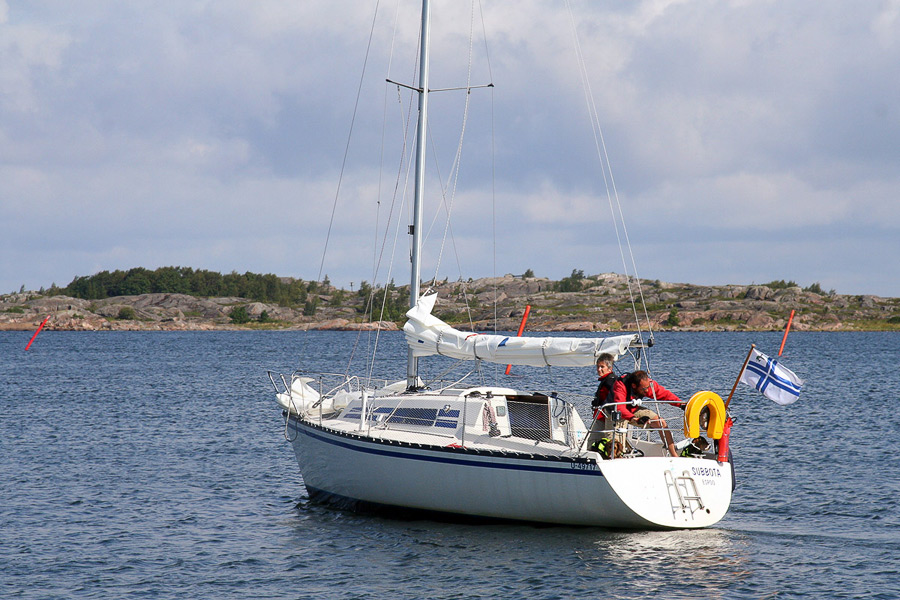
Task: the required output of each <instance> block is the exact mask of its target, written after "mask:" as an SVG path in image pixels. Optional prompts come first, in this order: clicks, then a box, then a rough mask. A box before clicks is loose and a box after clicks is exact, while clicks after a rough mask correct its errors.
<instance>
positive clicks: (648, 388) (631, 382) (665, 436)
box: [613, 371, 685, 456]
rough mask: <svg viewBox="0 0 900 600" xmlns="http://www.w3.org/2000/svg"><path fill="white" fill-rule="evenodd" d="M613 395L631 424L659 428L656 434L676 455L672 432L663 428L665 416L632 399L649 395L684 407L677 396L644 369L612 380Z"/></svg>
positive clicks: (672, 453)
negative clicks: (613, 381) (651, 377)
mask: <svg viewBox="0 0 900 600" xmlns="http://www.w3.org/2000/svg"><path fill="white" fill-rule="evenodd" d="M613 398H614V402H616V403H617V406H616V408H617V409H618V410H619V412H620V413H621V415H622V418H623V419H625V420H626V421H628V422H629V423H631V424H632V425H634V426H635V427H641V428H644V427H649V428H651V429H659V430H660V432H659V435H660V438H661V439H662V441H663V444H664V445H665V446H666V448H668V450H669V454H670V455H672V456H678V451H677V450H676V449H675V440H673V439H672V433H671V432H670V431H669V430H668V429H667V427H668V425H667V424H666V421H665V419H663V418H661V417H660V416H659V415H658V414H656V413H655V412H653V411H652V410H650V409H649V408H643V407H642V406H641V405H640V403H639V402H635V401H636V400H640V399H641V398H652V399H653V400H660V401H662V402H668V403H669V404H671V405H672V406H677V407H678V408H680V409H681V410H684V406H685V404H684V402H682V401H681V399H680V398H678V396H676V395H675V394H673V393H672V392H670V391H669V390H667V389H666V388H664V387H663V386H661V385H660V384H658V383H656V382H655V381H653V380H652V379H650V376H649V375H647V372H646V371H635V372H634V373H629V374H627V375H625V376H624V377H621V378H619V379H618V380H616V383H615V385H614V386H613Z"/></svg>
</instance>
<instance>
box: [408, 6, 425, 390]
mask: <svg viewBox="0 0 900 600" xmlns="http://www.w3.org/2000/svg"><path fill="white" fill-rule="evenodd" d="M430 26H431V3H430V2H429V0H422V26H421V38H420V41H419V52H420V54H419V89H418V90H417V91H418V92H419V123H418V127H417V129H416V181H415V186H416V189H415V200H414V204H413V224H412V225H410V228H409V229H410V233H411V234H412V269H411V272H410V280H409V307H410V308H413V307H414V306H415V305H416V302H417V301H418V300H419V281H420V280H421V260H422V258H421V252H422V238H421V232H422V199H423V197H424V195H425V144H426V139H427V138H426V126H427V125H428V46H429V33H430ZM418 379H419V364H418V358H416V357H415V356H413V351H412V348H409V349H407V359H406V387H407V389H414V388H415V387H416V386H417V383H418Z"/></svg>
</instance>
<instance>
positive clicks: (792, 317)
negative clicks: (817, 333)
mask: <svg viewBox="0 0 900 600" xmlns="http://www.w3.org/2000/svg"><path fill="white" fill-rule="evenodd" d="M793 320H794V311H791V316H790V317H788V324H787V327H785V328H784V337H783V338H781V348H779V349H778V356H781V353H782V352H784V343H785V342H786V341H787V334H788V331H790V330H791V321H793Z"/></svg>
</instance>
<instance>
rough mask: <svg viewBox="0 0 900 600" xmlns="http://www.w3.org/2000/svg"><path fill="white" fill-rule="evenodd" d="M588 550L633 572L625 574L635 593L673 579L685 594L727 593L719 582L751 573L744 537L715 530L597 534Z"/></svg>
mask: <svg viewBox="0 0 900 600" xmlns="http://www.w3.org/2000/svg"><path fill="white" fill-rule="evenodd" d="M593 549H594V551H595V556H593V557H592V558H588V557H587V556H585V557H584V559H585V560H586V561H593V562H594V563H595V565H597V564H605V565H607V566H608V567H609V568H615V569H618V570H621V572H622V573H623V575H626V574H627V575H634V574H637V575H636V576H635V577H634V578H633V579H630V585H632V586H634V588H635V589H634V591H635V592H639V591H642V592H646V593H652V592H654V591H657V592H661V591H662V590H665V589H668V588H669V587H670V586H671V585H672V584H673V582H677V587H678V588H679V589H680V590H681V591H682V592H685V593H696V594H698V595H702V596H704V597H707V598H726V597H727V596H728V594H727V592H726V591H725V589H724V588H723V586H722V582H723V581H731V582H735V581H740V580H741V579H744V578H746V577H748V576H749V575H750V574H751V573H750V571H749V570H748V566H747V565H748V556H747V542H746V540H745V539H744V538H743V537H742V536H740V535H739V534H735V533H734V532H730V531H724V530H719V529H709V530H682V531H640V532H628V533H618V534H613V535H608V536H602V537H600V538H599V539H598V540H597V541H595V542H594V548H593Z"/></svg>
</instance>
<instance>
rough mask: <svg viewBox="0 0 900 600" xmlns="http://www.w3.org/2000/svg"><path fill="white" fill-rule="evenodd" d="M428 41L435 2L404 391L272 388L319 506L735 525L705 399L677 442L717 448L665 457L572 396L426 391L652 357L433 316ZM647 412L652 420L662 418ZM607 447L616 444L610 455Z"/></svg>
mask: <svg viewBox="0 0 900 600" xmlns="http://www.w3.org/2000/svg"><path fill="white" fill-rule="evenodd" d="M429 27H430V3H429V0H424V1H423V2H422V22H421V30H420V36H421V40H420V59H419V60H420V68H419V81H418V86H417V87H415V88H411V89H414V90H415V91H416V92H417V93H418V95H419V96H418V109H419V111H418V128H417V132H416V159H415V162H416V169H415V205H414V211H413V223H412V225H411V227H410V230H411V233H412V238H413V239H412V252H411V274H410V309H409V311H408V312H407V313H406V317H407V322H406V324H405V325H404V327H403V330H404V335H405V339H406V342H407V352H406V363H407V368H406V379H405V380H400V381H377V380H375V379H373V378H371V377H355V376H350V375H325V374H314V373H308V372H305V371H296V372H294V373H292V374H290V375H287V374H276V373H273V372H271V371H270V372H269V374H268V375H269V379H270V381H271V383H272V385H273V387H274V388H275V398H276V400H277V402H278V404H279V405H280V407H281V408H282V411H283V415H284V418H285V434H286V437H287V438H288V440H289V441H290V443H291V445H292V447H293V450H294V452H295V454H296V457H297V461H298V463H299V466H300V471H301V474H302V477H303V483H304V485H305V487H306V490H307V492H308V494H309V497H310V499H311V500H312V501H314V502H321V503H328V504H335V505H339V506H342V507H345V508H352V509H361V510H366V509H387V510H398V511H401V512H403V511H424V512H425V513H430V514H435V515H440V516H444V517H447V516H449V517H452V518H477V519H487V520H509V521H526V522H539V523H550V524H565V525H575V526H599V527H609V528H626V529H679V528H701V527H709V526H711V525H714V524H715V523H717V522H718V521H719V520H720V519H722V517H723V516H724V515H725V514H726V512H727V510H728V507H729V504H730V502H731V495H732V490H733V472H732V468H731V465H730V464H729V462H728V458H727V452H726V451H724V450H723V449H724V448H725V442H726V441H727V435H726V432H725V431H723V430H724V429H726V428H725V427H723V426H724V424H725V419H726V416H727V415H726V410H725V408H724V405H723V403H722V400H721V398H720V397H719V396H718V395H717V394H715V393H713V392H708V391H707V392H699V393H698V394H696V395H694V397H692V398H691V400H690V402H688V404H687V407H686V410H685V417H684V426H685V432H684V436H682V435H681V432H673V433H677V434H678V435H679V437H684V441H690V440H691V439H694V438H697V437H698V436H700V435H701V434H702V433H704V432H702V431H701V428H702V429H705V433H706V434H707V435H708V436H709V437H710V438H711V439H712V440H714V441H716V443H715V444H714V445H712V446H710V448H709V449H708V450H707V451H705V452H699V453H695V454H693V455H686V456H670V455H669V453H668V451H667V448H666V446H665V445H663V444H660V443H659V441H658V440H654V439H651V436H650V435H649V433H650V432H649V431H648V430H646V429H640V428H636V427H634V426H631V425H630V424H629V423H628V422H627V421H623V420H621V419H616V418H607V419H604V420H600V419H595V418H594V417H595V416H599V415H592V416H591V417H590V418H589V419H588V422H587V424H586V422H585V419H584V418H583V417H582V416H581V415H580V414H579V412H578V410H577V408H576V405H575V402H573V401H572V400H571V399H567V398H566V396H565V394H560V393H557V392H554V391H547V392H536V391H534V390H531V389H528V390H522V389H515V388H513V387H507V386H501V385H486V384H484V383H477V384H470V383H467V381H466V380H465V379H464V380H462V381H454V382H450V383H446V384H445V383H441V382H432V383H429V384H427V385H426V384H425V383H424V382H423V381H422V379H421V378H420V376H419V361H420V360H426V359H427V358H428V357H434V356H440V357H450V358H453V359H456V360H462V361H481V362H484V363H496V364H501V365H520V366H522V367H532V368H544V369H546V368H550V367H591V366H594V365H595V363H596V360H597V358H598V357H599V356H600V355H601V354H610V355H612V356H614V357H616V358H619V357H624V356H626V355H630V356H633V357H636V361H638V360H639V358H640V356H641V353H642V352H646V351H648V347H649V346H650V345H651V344H650V343H645V342H644V341H643V340H642V336H641V335H640V334H625V335H614V336H610V337H605V338H599V337H592V338H583V337H541V336H528V337H521V336H513V335H503V334H482V333H475V332H471V331H461V330H458V329H456V328H454V327H452V326H450V325H449V324H447V323H445V322H443V321H442V320H441V319H439V318H438V317H436V316H435V315H434V314H432V313H433V311H434V306H435V302H436V301H437V298H436V295H435V294H433V293H427V292H426V293H422V292H421V289H420V268H421V258H420V256H421V244H422V241H421V237H420V236H421V232H422V202H423V196H424V171H425V146H426V143H425V140H426V128H427V125H428V95H429V87H428V86H429V82H428V77H429V68H428V67H429V51H430V49H429ZM643 402H644V406H645V407H649V408H651V410H652V409H654V407H655V405H656V403H655V401H654V400H653V399H649V400H644V401H643ZM616 410H617V406H616V403H615V402H610V403H609V404H607V405H605V406H601V407H599V408H598V412H605V414H606V415H607V416H610V415H611V416H612V417H614V416H615V414H616V412H615V411H616ZM604 424H608V425H604ZM654 433H655V431H654ZM723 437H724V438H725V439H723ZM610 440H615V441H616V444H615V445H614V446H613V448H614V449H613V450H611V449H610V446H611V443H610ZM604 444H606V445H605V446H604ZM683 444H684V442H682V445H683Z"/></svg>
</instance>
